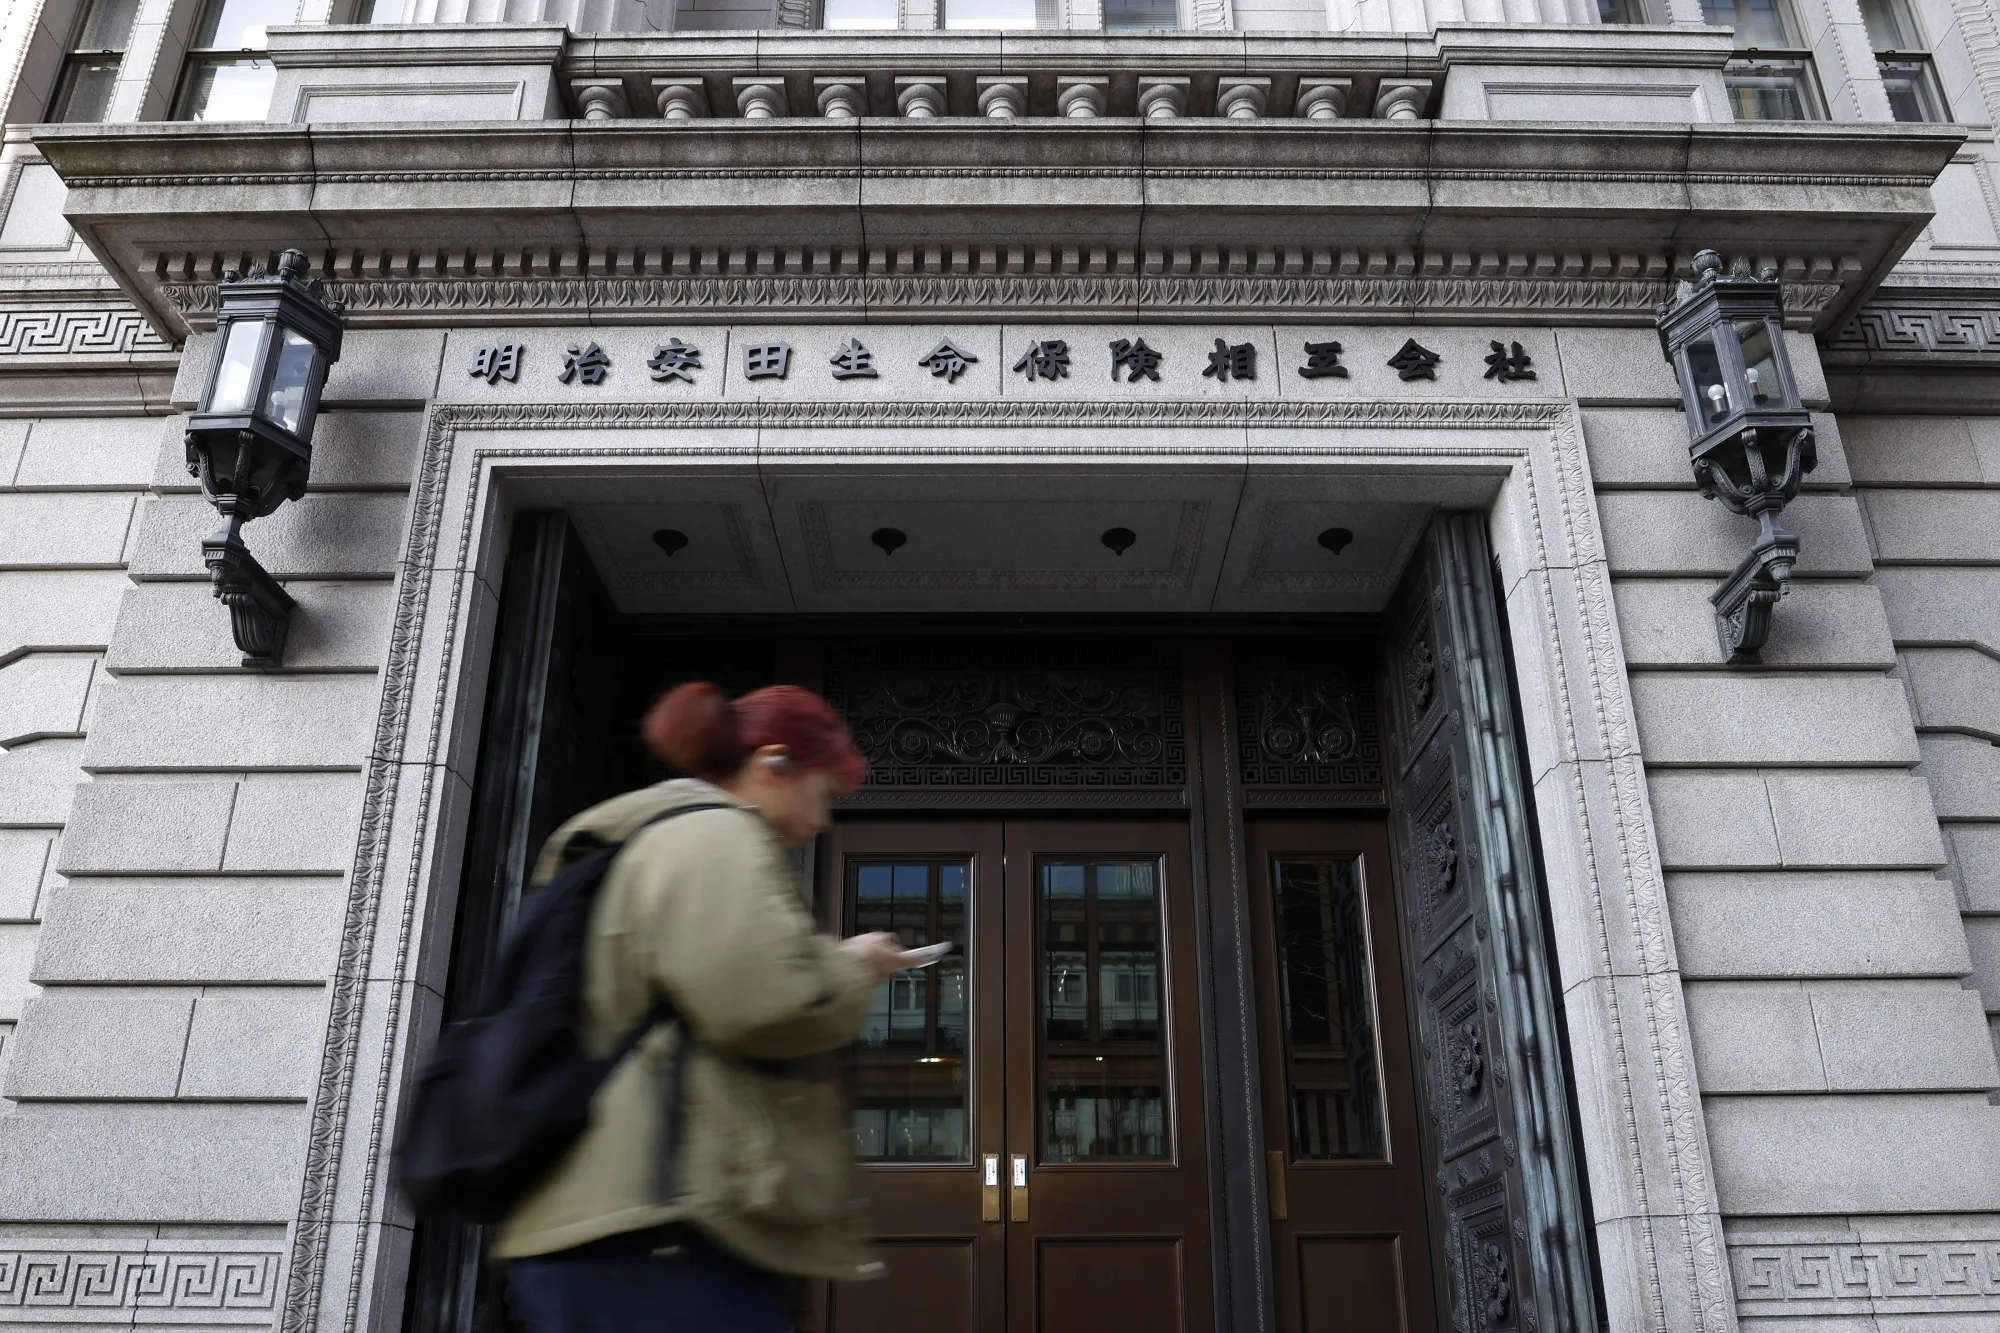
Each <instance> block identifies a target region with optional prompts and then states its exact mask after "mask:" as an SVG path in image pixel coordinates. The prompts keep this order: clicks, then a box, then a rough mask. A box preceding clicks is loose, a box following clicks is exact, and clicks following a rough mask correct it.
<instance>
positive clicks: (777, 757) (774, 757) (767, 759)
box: [764, 754, 792, 769]
mask: <svg viewBox="0 0 2000 1333" xmlns="http://www.w3.org/2000/svg"><path fill="white" fill-rule="evenodd" d="M764 763H765V764H766V765H768V766H769V767H771V768H776V769H786V768H790V767H791V766H792V761H791V760H789V759H787V758H786V757H785V756H784V755H781V754H767V755H765V756H764Z"/></svg>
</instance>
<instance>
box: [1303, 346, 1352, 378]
mask: <svg viewBox="0 0 2000 1333" xmlns="http://www.w3.org/2000/svg"><path fill="white" fill-rule="evenodd" d="M1299 378H1300V379H1302V380H1324V379H1341V380H1344V379H1346V378H1347V367H1346V366H1343V365H1341V364H1340V344H1339V343H1332V342H1328V343H1307V344H1306V363H1305V364H1304V365H1303V366H1300V367H1299Z"/></svg>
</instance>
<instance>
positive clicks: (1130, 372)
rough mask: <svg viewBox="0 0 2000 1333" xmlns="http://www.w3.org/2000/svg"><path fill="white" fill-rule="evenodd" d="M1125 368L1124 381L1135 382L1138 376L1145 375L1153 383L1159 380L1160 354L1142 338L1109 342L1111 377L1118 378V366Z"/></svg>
mask: <svg viewBox="0 0 2000 1333" xmlns="http://www.w3.org/2000/svg"><path fill="white" fill-rule="evenodd" d="M1120 366H1123V367H1125V370H1126V375H1125V382H1126V383H1127V384H1136V383H1138V381H1139V377H1140V376H1142V375H1143V376H1145V377H1146V378H1147V379H1149V380H1151V381H1153V382H1154V383H1155V384H1158V383H1159V382H1160V354H1159V352H1157V351H1155V350H1154V349H1153V348H1151V347H1148V346H1146V340H1145V339H1144V338H1140V339H1137V340H1136V341H1134V340H1129V339H1125V338H1120V339H1118V340H1117V341H1116V342H1114V343H1112V344H1111V378H1112V379H1113V380H1116V379H1117V378H1118V367H1120Z"/></svg>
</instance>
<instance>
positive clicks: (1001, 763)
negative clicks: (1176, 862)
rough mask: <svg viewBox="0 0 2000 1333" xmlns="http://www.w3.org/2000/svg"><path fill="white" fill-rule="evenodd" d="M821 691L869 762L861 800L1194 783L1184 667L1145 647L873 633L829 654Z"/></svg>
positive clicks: (1150, 788)
mask: <svg viewBox="0 0 2000 1333" xmlns="http://www.w3.org/2000/svg"><path fill="white" fill-rule="evenodd" d="M823 687H824V690H825V693H826V697H827V700H828V701H829V702H830V703H832V704H833V705H834V707H835V708H836V709H837V710H838V711H839V712H840V714H841V715H842V716H843V717H845V718H847V720H848V722H849V723H850V725H852V726H853V728H854V740H855V744H856V745H857V746H859V748H860V750H861V753H862V754H863V755H864V756H866V758H867V760H868V780H867V782H866V783H864V784H863V786H862V788H861V790H860V792H858V793H857V794H856V797H857V798H858V799H859V800H860V801H861V802H862V803H863V804H866V803H868V801H869V798H871V797H876V796H879V795H881V794H882V793H885V792H891V791H914V790H923V791H930V790H945V791H959V792H963V791H968V790H973V789H982V790H989V791H995V792H1027V791H1055V792H1070V791H1086V792H1088V791H1106V790H1110V791H1120V790H1123V791H1136V792H1151V793H1157V794H1162V795H1170V796H1172V797H1174V798H1175V799H1178V798H1179V795H1180V793H1181V792H1182V790H1183V789H1184V788H1185V787H1186V785H1187V724H1186V719H1185V716H1184V711H1183V705H1182V698H1181V684H1180V672H1179V670H1178V669H1177V667H1176V666H1175V665H1174V663H1173V661H1172V659H1171V657H1170V656H1163V655H1162V654H1161V653H1159V652H1158V650H1157V648H1156V647H1155V646H1153V645H1150V644H1140V643H1124V642H1104V643H1096V644H1090V643H1055V644H1050V643H1037V644H1035V645H1033V646H1032V647H1027V648H1024V647H1017V646H1014V645H1010V644H1007V643H1002V642H980V643H976V644H975V643H967V642H965V641H963V640H956V639H954V640H934V639H904V640H893V639H892V640H872V641H867V642H857V643H853V644H847V645H841V646H837V647H835V648H833V649H831V650H829V653H828V657H827V662H826V671H825V676H824V681H823Z"/></svg>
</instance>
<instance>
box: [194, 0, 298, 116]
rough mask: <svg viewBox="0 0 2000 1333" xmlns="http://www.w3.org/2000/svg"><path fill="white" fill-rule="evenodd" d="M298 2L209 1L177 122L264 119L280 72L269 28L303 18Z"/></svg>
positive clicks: (196, 35) (264, 0)
mask: <svg viewBox="0 0 2000 1333" xmlns="http://www.w3.org/2000/svg"><path fill="white" fill-rule="evenodd" d="M298 11H299V5H298V0H208V7H207V8H206V9H205V10H203V11H202V16H201V26H200V27H198V28H196V29H195V41H194V49H193V51H191V52H190V53H189V55H188V62H187V66H186V68H185V69H184V70H183V71H182V73H181V93H180V98H179V101H178V103H177V104H176V106H175V108H174V118H175V119H176V120H262V119H264V117H265V116H266V115H268V114H269V113H270V109H271V85H272V84H273V83H275V82H276V81H277V71H276V70H274V69H273V68H272V67H271V61H270V59H269V57H267V56H265V55H264V47H265V45H266V41H265V30H266V29H268V28H270V27H272V26H273V25H274V24H280V23H290V22H291V21H292V20H293V19H294V18H296V17H297V16H298Z"/></svg>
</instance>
